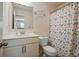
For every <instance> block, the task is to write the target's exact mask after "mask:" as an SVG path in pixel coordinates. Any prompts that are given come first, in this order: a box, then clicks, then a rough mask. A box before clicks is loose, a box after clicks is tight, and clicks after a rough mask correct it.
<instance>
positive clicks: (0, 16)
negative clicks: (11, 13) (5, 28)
mask: <svg viewBox="0 0 79 59" xmlns="http://www.w3.org/2000/svg"><path fill="white" fill-rule="evenodd" d="M2 23H3V3H2V2H0V37H2Z"/></svg>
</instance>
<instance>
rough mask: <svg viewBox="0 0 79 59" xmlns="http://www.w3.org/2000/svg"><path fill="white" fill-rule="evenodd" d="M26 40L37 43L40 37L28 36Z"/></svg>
mask: <svg viewBox="0 0 79 59" xmlns="http://www.w3.org/2000/svg"><path fill="white" fill-rule="evenodd" d="M26 42H27V43H28V44H29V43H36V42H39V39H38V38H34V37H33V38H28V39H26Z"/></svg>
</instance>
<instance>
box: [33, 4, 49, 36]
mask: <svg viewBox="0 0 79 59" xmlns="http://www.w3.org/2000/svg"><path fill="white" fill-rule="evenodd" d="M33 11H34V14H33V15H34V16H33V17H34V19H33V20H34V21H33V22H34V32H35V33H37V34H39V35H41V36H48V34H49V11H48V6H47V5H46V4H44V3H33Z"/></svg>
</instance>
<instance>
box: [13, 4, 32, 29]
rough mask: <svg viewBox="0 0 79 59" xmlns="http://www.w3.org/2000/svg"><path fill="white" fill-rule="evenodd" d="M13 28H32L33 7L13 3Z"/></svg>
mask: <svg viewBox="0 0 79 59" xmlns="http://www.w3.org/2000/svg"><path fill="white" fill-rule="evenodd" d="M12 23H13V24H12V28H13V29H32V28H33V8H32V7H30V6H25V5H21V4H18V3H13V21H12Z"/></svg>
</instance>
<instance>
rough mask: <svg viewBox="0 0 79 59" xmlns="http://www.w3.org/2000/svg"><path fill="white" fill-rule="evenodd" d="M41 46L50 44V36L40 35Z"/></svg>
mask: <svg viewBox="0 0 79 59" xmlns="http://www.w3.org/2000/svg"><path fill="white" fill-rule="evenodd" d="M39 39H40V46H46V45H47V44H48V37H39Z"/></svg>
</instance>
